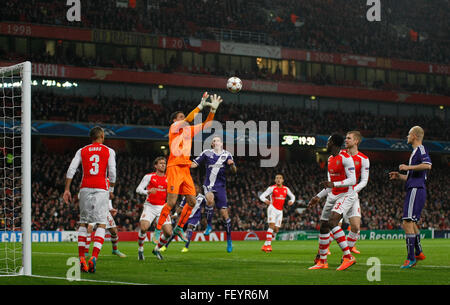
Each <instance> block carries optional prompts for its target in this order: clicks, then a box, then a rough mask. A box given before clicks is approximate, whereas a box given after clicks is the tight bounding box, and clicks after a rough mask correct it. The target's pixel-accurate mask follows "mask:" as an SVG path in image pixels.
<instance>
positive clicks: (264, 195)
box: [259, 186, 274, 202]
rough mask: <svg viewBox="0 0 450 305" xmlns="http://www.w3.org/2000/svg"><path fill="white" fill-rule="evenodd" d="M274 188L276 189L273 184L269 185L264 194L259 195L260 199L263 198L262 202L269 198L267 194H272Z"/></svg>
mask: <svg viewBox="0 0 450 305" xmlns="http://www.w3.org/2000/svg"><path fill="white" fill-rule="evenodd" d="M273 189H274V187H273V186H269V187H268V188H267V190H265V191H264V193H262V194H261V195H260V196H259V200H261V201H262V202H265V201H266V200H267V196H270V195H272V193H273ZM270 202H272V198H270Z"/></svg>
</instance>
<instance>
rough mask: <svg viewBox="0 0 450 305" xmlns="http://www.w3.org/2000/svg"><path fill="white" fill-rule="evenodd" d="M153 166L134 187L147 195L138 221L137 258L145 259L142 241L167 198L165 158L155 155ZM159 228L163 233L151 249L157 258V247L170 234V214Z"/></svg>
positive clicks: (161, 245)
mask: <svg viewBox="0 0 450 305" xmlns="http://www.w3.org/2000/svg"><path fill="white" fill-rule="evenodd" d="M153 166H154V167H155V172H153V173H150V174H147V175H145V176H144V178H142V181H141V183H140V184H139V185H138V187H137V188H136V193H138V194H141V195H145V196H147V199H146V201H145V203H144V210H143V211H142V214H141V219H140V222H139V225H140V230H139V239H138V244H139V248H138V259H139V260H144V259H145V257H144V241H145V236H146V234H147V230H148V228H150V225H151V224H152V222H153V221H154V220H155V219H156V222H158V219H159V216H160V215H161V210H162V208H163V207H164V205H165V204H166V198H167V176H166V158H164V157H157V158H156V159H155V161H153ZM161 228H162V231H163V233H164V234H161V236H160V238H159V243H158V244H157V245H156V247H155V249H154V250H153V251H152V253H153V254H154V255H156V257H157V258H158V259H162V255H161V253H160V251H159V249H160V248H162V247H163V246H164V245H165V244H166V243H167V241H168V240H169V238H170V237H171V236H172V221H171V219H170V215H169V216H168V217H167V220H166V221H165V222H164V224H163V225H162V227H161Z"/></svg>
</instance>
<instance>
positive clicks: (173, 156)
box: [152, 92, 222, 244]
mask: <svg viewBox="0 0 450 305" xmlns="http://www.w3.org/2000/svg"><path fill="white" fill-rule="evenodd" d="M209 97H210V96H209V95H208V93H207V92H205V93H204V94H203V97H202V99H201V102H200V104H199V105H198V106H197V107H196V108H195V109H194V110H192V112H191V113H189V115H188V116H187V117H185V116H184V114H183V112H181V111H177V112H175V113H174V114H172V116H171V120H172V125H171V126H170V128H169V148H170V155H169V159H168V161H167V171H166V175H167V203H166V204H165V205H164V207H163V209H162V211H161V215H160V216H159V220H158V224H157V225H156V230H155V233H154V234H153V238H152V241H153V243H155V244H157V243H158V242H159V238H160V234H161V227H162V225H163V224H164V223H165V222H166V220H167V217H168V216H169V214H170V211H171V210H172V208H173V207H174V206H175V204H176V202H177V198H178V195H185V196H186V202H187V204H186V205H185V206H184V208H183V211H181V215H180V217H179V219H178V223H177V226H176V227H175V228H174V234H176V235H178V236H179V237H180V238H181V239H182V240H183V241H186V236H185V234H184V231H183V227H184V225H185V224H186V221H187V220H188V219H189V216H190V215H191V212H192V209H193V208H194V206H195V203H196V199H195V195H196V193H195V186H194V181H193V180H192V177H191V172H190V167H191V160H190V156H191V147H192V138H193V137H194V136H195V135H196V134H197V133H199V132H200V131H201V130H202V129H204V128H207V127H208V126H209V124H208V123H209V122H211V121H212V119H213V118H214V115H215V113H216V110H217V108H218V107H219V105H220V103H221V102H222V98H221V97H220V96H217V95H215V94H214V95H212V96H211V102H208V101H207V99H208V98H209ZM205 106H210V107H211V109H210V112H209V115H208V117H207V118H206V120H205V121H204V122H203V123H202V124H197V125H194V126H190V125H189V123H190V122H192V121H193V120H194V117H195V116H196V115H197V114H198V113H199V112H200V111H201V110H202V109H203V107H205Z"/></svg>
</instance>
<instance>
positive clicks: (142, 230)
mask: <svg viewBox="0 0 450 305" xmlns="http://www.w3.org/2000/svg"><path fill="white" fill-rule="evenodd" d="M148 228H150V222H149V221H147V220H141V221H140V222H139V235H138V245H139V247H138V259H139V260H140V261H143V260H145V257H144V242H145V237H146V235H147V230H148Z"/></svg>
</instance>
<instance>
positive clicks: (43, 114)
mask: <svg viewBox="0 0 450 305" xmlns="http://www.w3.org/2000/svg"><path fill="white" fill-rule="evenodd" d="M33 99H34V100H33V104H32V119H33V120H47V121H76V122H91V123H113V124H131V125H153V126H168V124H169V115H170V113H172V112H174V111H176V110H179V109H193V108H194V107H195V106H196V105H197V103H198V101H185V100H176V101H173V102H165V103H163V104H161V105H154V104H152V103H149V101H138V100H133V99H131V98H130V99H120V98H110V97H105V96H97V97H94V98H86V97H75V96H62V95H55V94H53V93H48V92H43V91H42V92H40V91H35V92H34V97H33ZM216 120H218V121H220V122H225V121H227V120H233V121H235V120H242V121H244V122H246V121H249V120H253V121H274V120H276V121H280V130H281V131H284V132H299V133H305V134H328V133H329V132H330V130H335V131H338V132H341V133H344V132H346V131H347V130H352V129H358V130H360V131H361V132H362V133H363V135H364V136H365V137H391V138H403V137H405V135H407V134H408V131H409V129H410V128H411V126H414V125H421V126H423V127H424V128H425V130H426V138H427V139H428V140H432V139H435V140H447V141H448V140H450V125H449V122H448V121H446V120H444V119H443V118H440V117H438V116H435V117H429V116H405V117H397V116H395V115H379V116H374V115H373V114H370V113H367V112H353V113H347V112H345V113H344V112H339V111H338V112H336V111H327V112H324V113H321V112H319V111H317V110H311V109H308V110H307V109H304V108H297V107H286V106H282V105H263V104H248V105H244V104H237V103H228V102H227V107H223V108H221V109H220V111H219V112H217V117H216Z"/></svg>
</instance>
